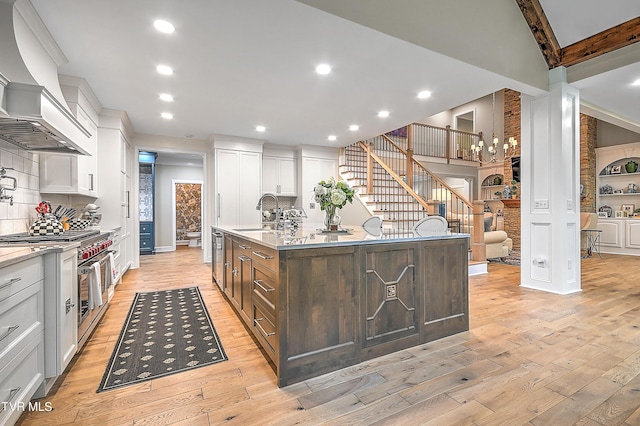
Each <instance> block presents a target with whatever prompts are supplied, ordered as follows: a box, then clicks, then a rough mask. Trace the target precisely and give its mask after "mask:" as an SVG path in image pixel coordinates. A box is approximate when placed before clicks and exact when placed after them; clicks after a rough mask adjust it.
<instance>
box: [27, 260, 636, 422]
mask: <svg viewBox="0 0 640 426" xmlns="http://www.w3.org/2000/svg"><path fill="white" fill-rule="evenodd" d="M489 272H490V273H489V274H488V275H483V276H476V277H471V279H470V299H471V306H470V308H471V330H470V331H469V332H466V333H462V334H458V335H455V336H451V337H448V338H445V339H442V340H439V341H436V342H432V343H429V344H425V345H422V346H418V347H414V348H411V349H408V350H404V351H400V352H397V353H394V354H391V355H388V356H385V357H382V358H378V359H374V360H371V361H368V362H365V363H363V364H360V365H356V366H353V367H349V368H346V369H343V370H340V371H337V372H334V373H331V374H328V375H325V376H321V377H317V378H313V379H310V380H307V381H306V382H303V383H299V384H295V385H292V386H289V387H286V388H282V389H279V388H278V387H276V385H275V375H274V373H273V371H272V369H271V367H270V366H269V364H268V363H267V361H266V360H265V357H264V356H263V355H262V354H261V352H260V351H259V350H258V348H257V346H256V344H255V343H254V342H253V340H252V339H251V337H250V336H249V334H248V333H247V331H246V330H245V328H244V327H243V325H242V324H241V323H240V321H239V320H238V319H237V318H236V316H235V314H234V312H233V310H232V308H231V307H230V306H229V305H228V304H227V302H226V300H225V299H224V296H223V295H222V294H221V293H220V292H219V291H218V290H217V289H216V288H214V286H213V285H212V283H211V278H210V277H211V275H210V274H211V269H210V266H209V265H205V264H203V263H202V261H201V252H200V250H199V249H189V248H180V249H179V250H178V251H177V252H175V253H161V254H156V255H155V256H144V257H142V260H141V268H140V269H137V270H132V271H130V272H129V273H127V274H126V276H125V279H124V281H123V283H122V284H121V285H120V286H119V287H118V288H117V291H116V294H115V296H114V298H113V300H112V303H111V306H110V308H109V310H108V311H107V314H106V316H105V317H104V319H103V321H102V323H101V324H100V325H99V327H98V328H97V329H96V331H95V332H94V334H93V336H92V337H91V338H90V340H89V341H88V343H87V345H86V346H85V348H84V349H83V351H82V352H81V353H80V354H78V355H76V357H75V359H74V361H73V362H72V365H71V368H70V369H69V371H68V373H67V374H65V375H64V376H63V377H61V378H60V379H59V380H58V382H57V383H56V386H55V388H54V392H52V393H51V394H50V395H49V396H47V397H46V398H44V399H43V400H42V401H43V402H49V403H50V404H51V405H52V406H53V408H54V410H53V411H51V412H31V413H25V414H24V415H23V416H22V417H21V419H20V422H19V424H22V425H43V424H48V425H52V424H56V425H59V424H71V423H75V424H82V425H94V424H95V425H105V426H106V425H144V424H179V425H195V426H198V425H215V424H223V423H229V424H238V425H268V424H278V425H292V424H305V425H307V424H311V425H314V424H325V423H326V424H331V425H346V424H358V425H360V424H366V425H368V424H381V425H396V424H401V425H405V424H407V425H411V424H428V425H438V426H441V425H509V426H511V425H552V426H557V425H573V424H579V425H585V426H587V425H620V424H622V425H640V278H638V277H639V276H640V274H639V272H640V259H638V258H637V257H629V256H613V255H603V256H602V259H599V258H597V257H595V258H590V259H585V260H583V263H582V287H583V290H584V291H582V292H581V293H577V294H573V295H570V296H558V295H553V294H547V293H543V292H539V291H534V290H528V289H524V288H521V287H519V285H518V284H519V268H518V267H514V266H507V265H496V264H490V265H489ZM188 286H199V287H200V290H201V291H202V294H203V297H204V300H205V302H206V305H207V308H208V309H209V312H210V314H211V317H212V319H213V322H214V325H215V327H216V329H217V331H218V333H219V334H220V337H221V340H222V344H223V345H224V349H225V351H226V352H227V355H228V357H229V360H228V361H225V362H221V363H218V364H215V365H212V366H207V367H202V368H199V369H195V370H191V371H189V372H185V373H180V374H175V375H172V376H168V377H164V378H161V379H157V380H153V381H149V382H146V383H142V384H139V385H135V386H131V387H127V388H123V389H118V390H112V391H107V392H103V393H99V394H97V393H96V389H97V388H98V385H99V383H100V379H101V378H102V374H103V372H104V369H105V366H106V364H107V361H108V359H109V356H110V355H111V352H112V350H113V346H114V343H115V341H116V339H117V337H118V334H119V332H120V328H121V326H122V324H123V322H124V318H125V315H126V314H127V312H128V309H129V306H130V303H131V301H132V299H133V296H134V294H135V292H138V291H150V290H156V289H169V288H180V287H188Z"/></svg>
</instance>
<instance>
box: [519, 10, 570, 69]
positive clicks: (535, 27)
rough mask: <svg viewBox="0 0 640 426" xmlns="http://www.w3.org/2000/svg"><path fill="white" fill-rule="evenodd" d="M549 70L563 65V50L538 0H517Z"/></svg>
mask: <svg viewBox="0 0 640 426" xmlns="http://www.w3.org/2000/svg"><path fill="white" fill-rule="evenodd" d="M516 3H517V4H518V7H520V11H521V12H522V16H524V19H525V21H527V25H529V29H530V30H531V33H532V34H533V38H535V40H536V42H537V43H538V47H539V48H540V51H541V52H542V56H544V59H545V61H546V62H547V65H548V66H549V69H551V68H555V67H557V66H559V65H562V48H561V47H560V43H558V40H557V39H556V35H555V34H554V32H553V29H552V28H551V25H550V24H549V21H548V20H547V16H546V15H545V14H544V10H542V6H541V5H540V2H539V1H538V0H516Z"/></svg>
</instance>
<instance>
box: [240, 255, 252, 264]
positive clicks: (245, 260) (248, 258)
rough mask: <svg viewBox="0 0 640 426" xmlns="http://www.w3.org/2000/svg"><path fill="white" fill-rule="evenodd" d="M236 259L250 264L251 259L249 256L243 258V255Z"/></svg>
mask: <svg viewBox="0 0 640 426" xmlns="http://www.w3.org/2000/svg"><path fill="white" fill-rule="evenodd" d="M238 259H240V262H250V261H251V258H250V257H249V256H245V255H242V256H238Z"/></svg>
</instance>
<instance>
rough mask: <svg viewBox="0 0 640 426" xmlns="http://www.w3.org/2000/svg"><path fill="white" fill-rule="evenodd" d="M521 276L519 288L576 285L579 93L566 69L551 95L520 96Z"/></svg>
mask: <svg viewBox="0 0 640 426" xmlns="http://www.w3.org/2000/svg"><path fill="white" fill-rule="evenodd" d="M521 103H522V123H521V125H522V136H521V138H522V145H521V146H522V148H521V149H522V153H521V156H522V157H521V159H520V163H521V168H522V170H521V182H522V184H521V185H522V195H521V215H522V216H521V223H522V226H521V256H522V263H521V270H520V271H521V277H520V280H521V281H520V282H521V285H522V286H523V287H528V288H533V289H538V290H544V291H548V292H552V293H559V294H568V293H573V292H577V291H580V290H581V286H580V198H579V194H580V94H579V92H578V90H577V89H575V88H573V87H571V86H569V85H568V84H567V71H566V68H563V67H561V68H556V69H553V70H551V71H550V72H549V93H548V94H547V95H545V96H541V97H538V98H531V97H528V96H524V95H523V96H522V99H521Z"/></svg>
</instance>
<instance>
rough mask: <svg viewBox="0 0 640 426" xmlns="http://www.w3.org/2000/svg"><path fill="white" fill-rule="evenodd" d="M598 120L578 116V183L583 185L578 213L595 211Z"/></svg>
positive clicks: (586, 116) (581, 115)
mask: <svg viewBox="0 0 640 426" xmlns="http://www.w3.org/2000/svg"><path fill="white" fill-rule="evenodd" d="M597 140H598V120H596V119H595V118H593V117H589V116H588V115H584V114H580V183H581V184H582V185H584V191H583V193H584V197H583V198H581V200H580V211H581V212H587V213H593V212H595V211H596V191H597V189H596V143H597Z"/></svg>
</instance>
